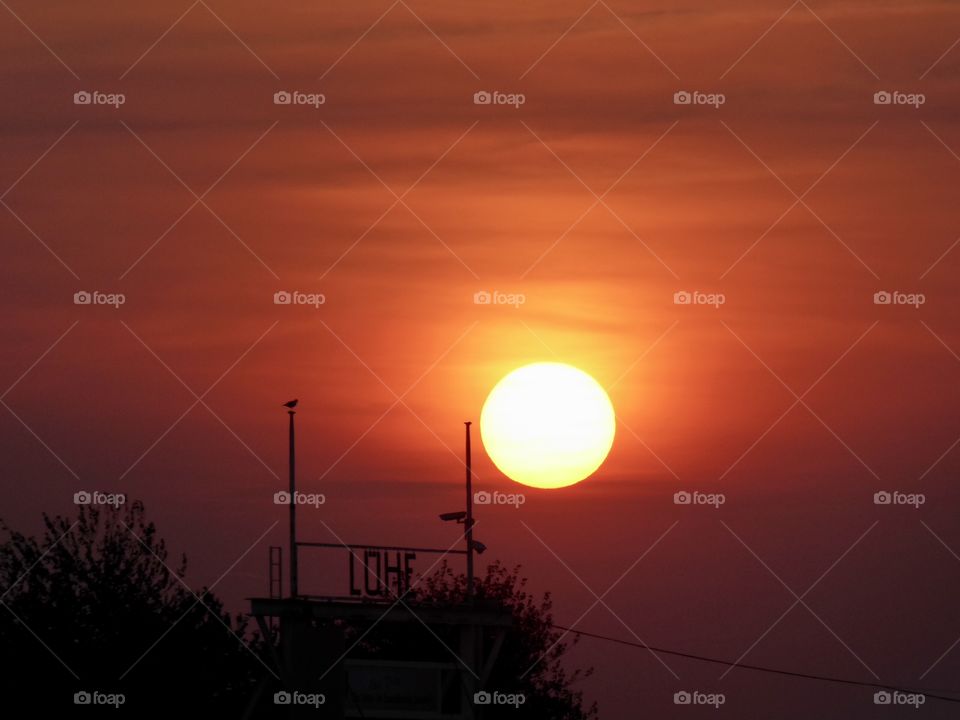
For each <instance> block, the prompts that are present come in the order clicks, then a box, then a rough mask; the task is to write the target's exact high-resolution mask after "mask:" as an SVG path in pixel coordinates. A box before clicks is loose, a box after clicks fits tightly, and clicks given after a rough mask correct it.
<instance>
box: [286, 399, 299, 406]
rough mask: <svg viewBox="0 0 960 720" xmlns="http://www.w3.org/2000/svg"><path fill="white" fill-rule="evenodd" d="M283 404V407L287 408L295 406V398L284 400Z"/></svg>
mask: <svg viewBox="0 0 960 720" xmlns="http://www.w3.org/2000/svg"><path fill="white" fill-rule="evenodd" d="M283 406H284V407H288V408H295V407H296V406H297V399H296V398H294V399H293V400H291V401H290V402H285V403H284V404H283Z"/></svg>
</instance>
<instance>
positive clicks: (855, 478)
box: [0, 0, 960, 718]
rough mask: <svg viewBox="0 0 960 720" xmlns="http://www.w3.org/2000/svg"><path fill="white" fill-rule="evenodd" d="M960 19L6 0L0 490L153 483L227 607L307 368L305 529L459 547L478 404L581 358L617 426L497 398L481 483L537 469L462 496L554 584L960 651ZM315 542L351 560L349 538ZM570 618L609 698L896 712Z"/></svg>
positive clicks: (914, 10) (0, 94) (871, 10)
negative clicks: (692, 693) (555, 473)
mask: <svg viewBox="0 0 960 720" xmlns="http://www.w3.org/2000/svg"><path fill="white" fill-rule="evenodd" d="M720 5H722V6H720ZM958 37H960V8H958V7H957V6H956V4H954V3H950V2H933V1H917V2H906V1H905V0H896V1H894V0H885V1H876V0H874V1H872V2H868V1H867V0H862V1H858V2H823V1H822V0H816V1H811V2H809V3H807V2H804V0H798V1H797V2H795V3H794V4H793V5H791V4H790V3H789V1H788V0H783V1H782V2H771V1H770V0H765V1H764V2H742V1H740V0H734V1H733V2H729V3H723V4H717V3H709V2H706V0H683V1H681V2H673V3H660V4H656V3H650V2H633V3H631V2H626V1H624V0H597V2H593V4H591V2H590V1H589V0H580V1H578V2H571V1H569V0H561V1H555V2H541V1H540V0H536V1H535V2H533V1H532V2H522V3H512V2H482V3H443V2H435V1H433V0H430V1H424V0H397V1H396V2H391V1H390V0H382V1H381V0H377V1H375V2H373V1H371V2H368V1H366V0H363V1H362V2H341V1H339V0H338V1H336V2H332V3H318V2H306V1H301V0H287V1H286V2H283V3H268V2H263V1H262V0H259V1H253V0H236V1H235V2H225V1H224V0H198V1H197V2H191V0H163V1H162V2H149V3H132V4H131V3H124V2H116V1H107V0H92V1H91V2H85V3H82V4H77V3H69V2H64V1H62V0H48V1H44V2H29V1H28V0H3V1H2V2H0V40H2V42H0V54H2V57H0V61H2V62H0V67H2V70H0V73H2V83H0V99H2V103H3V108H4V111H3V115H2V119H0V128H2V140H0V145H2V151H0V196H2V207H0V241H2V247H0V251H2V253H0V257H2V263H0V287H2V290H0V293H2V297H3V300H4V308H5V311H4V313H3V316H2V324H0V338H2V343H3V348H4V352H3V353H2V355H0V391H3V393H2V402H3V404H4V406H5V408H3V409H0V448H2V453H3V457H4V460H5V462H4V471H3V481H2V485H0V517H2V518H3V519H4V520H5V521H7V522H8V523H10V524H11V525H13V526H15V527H17V528H19V529H23V530H28V531H36V530H38V529H39V527H40V517H41V513H42V512H45V511H46V512H52V513H65V514H72V513H74V512H75V507H74V505H73V502H72V497H73V493H74V492H76V491H78V490H81V489H87V490H93V489H99V490H104V491H115V492H124V493H127V494H128V495H129V496H130V497H136V498H140V499H142V500H143V501H144V502H145V504H146V507H147V511H148V514H149V515H150V516H152V518H153V519H154V520H155V521H156V522H157V524H158V525H159V528H160V531H161V533H162V534H163V535H165V536H166V537H167V539H168V542H169V543H170V545H171V547H172V548H173V549H175V550H176V551H178V552H179V551H181V550H182V551H184V552H186V553H187V554H188V557H189V559H190V572H189V574H188V576H187V581H188V582H189V583H190V584H191V586H192V587H194V588H199V587H201V586H203V585H204V584H211V583H213V582H215V581H217V579H218V578H221V576H222V575H223V573H224V572H226V571H227V570H228V569H230V568H231V566H233V567H232V569H231V570H230V572H229V573H228V574H226V575H225V576H223V577H222V579H221V580H220V581H219V583H218V584H217V585H216V588H215V591H216V592H217V593H219V594H222V595H223V596H224V597H225V598H226V599H227V600H228V602H229V603H230V604H231V606H232V607H233V609H234V610H235V611H240V610H244V609H246V607H247V605H246V601H245V598H248V597H251V596H256V595H263V594H265V593H266V591H267V580H266V573H267V546H268V545H281V544H285V537H286V536H285V533H286V523H285V515H284V512H283V508H281V507H280V506H277V505H275V504H274V503H273V497H272V496H273V493H274V492H275V491H277V490H279V489H281V488H282V487H284V485H285V483H286V471H287V465H286V462H287V459H286V451H287V445H286V443H287V436H286V429H287V425H286V423H287V417H286V414H285V412H284V408H282V407H281V403H282V402H284V401H286V400H288V399H290V398H294V397H297V398H299V399H300V406H299V407H298V413H297V416H296V418H297V437H298V459H297V465H298V479H299V484H300V487H301V489H302V490H304V491H306V492H317V493H324V494H325V496H326V504H325V505H324V506H323V507H321V508H320V509H318V510H311V509H307V510H304V511H303V512H301V515H300V517H301V520H300V522H301V537H302V538H304V539H315V540H318V541H336V540H337V538H343V539H345V540H347V541H354V542H370V543H383V544H409V545H422V544H429V545H431V546H437V547H448V546H449V545H450V544H451V543H453V541H454V540H455V539H456V538H457V533H458V529H457V528H454V527H452V526H450V525H444V524H442V523H440V522H439V521H438V520H437V519H436V516H437V514H438V513H439V512H444V511H449V510H456V509H459V508H460V507H461V505H462V498H463V474H464V473H463V466H462V464H461V462H462V447H463V424H462V423H463V421H465V420H473V421H475V422H476V421H478V420H479V414H480V409H481V407H482V405H483V402H484V399H485V398H486V395H487V393H488V392H489V391H490V389H491V388H492V387H493V386H494V385H495V384H496V382H497V381H498V380H499V379H500V378H501V377H502V376H504V375H505V374H506V373H507V372H509V371H510V370H513V369H514V368H517V367H520V366H522V365H525V364H527V363H531V362H537V361H559V362H565V363H569V364H571V365H574V366H576V367H578V368H581V369H583V370H584V371H586V372H588V373H589V374H590V375H592V376H593V377H594V378H596V379H597V380H598V381H599V382H600V383H601V385H603V386H604V387H605V388H606V389H607V392H608V394H609V396H610V399H611V401H612V403H613V406H614V408H615V410H616V414H617V435H616V440H615V442H614V445H613V449H612V451H611V453H610V455H609V457H608V459H607V462H606V463H605V464H604V465H603V466H602V467H601V468H600V470H599V471H598V472H597V473H596V474H595V475H593V476H592V477H590V478H589V479H587V480H586V481H584V482H583V483H581V484H579V485H577V486H574V487H571V488H566V489H561V490H556V491H542V490H533V489H529V488H524V487H522V486H518V485H516V484H514V483H513V482H512V481H510V480H509V479H507V478H506V477H504V476H503V475H502V474H501V473H500V472H499V471H498V470H497V469H496V468H495V467H494V466H493V465H492V463H491V462H490V461H489V459H488V458H487V456H486V455H485V453H484V451H483V446H482V443H481V442H480V438H479V433H478V432H477V433H475V436H474V445H475V448H476V449H475V453H474V465H475V469H476V471H477V474H478V478H479V479H478V480H477V481H476V485H477V488H478V489H488V490H493V489H498V490H502V491H504V492H524V493H525V495H526V502H525V504H524V505H523V506H522V507H521V508H519V509H516V510H515V509H513V508H512V507H490V508H478V512H477V518H478V526H477V536H478V537H479V538H481V539H482V540H483V542H484V543H485V544H486V545H487V546H488V548H489V550H488V552H487V553H486V554H485V555H484V556H483V558H482V560H483V561H484V563H485V562H486V561H488V560H492V559H499V560H502V561H503V562H505V563H506V564H508V565H511V566H512V565H514V564H518V563H519V564H522V566H523V570H524V574H525V575H527V576H528V577H529V578H530V585H531V587H532V588H533V589H534V590H536V591H537V592H543V591H547V590H550V591H552V592H553V593H554V598H555V620H556V621H557V622H558V623H560V624H567V625H569V624H572V623H574V622H576V621H577V620H578V618H579V619H580V620H579V624H578V627H579V628H581V629H583V630H587V631H591V632H596V633H601V634H606V635H613V636H616V637H620V638H622V639H625V640H629V641H632V642H641V641H642V642H644V643H649V644H651V645H655V646H661V647H667V648H673V649H677V650H681V651H688V652H693V653H700V654H705V655H711V656H715V657H721V658H726V659H730V660H737V659H738V658H741V657H742V662H745V663H752V664H760V665H770V666H773V667H779V668H784V669H788V670H796V671H801V672H810V673H817V674H827V675H837V676H842V677H849V678H852V679H858V680H863V681H867V682H883V683H890V684H898V685H906V686H910V687H919V688H926V689H930V690H933V689H938V690H942V691H952V692H960V685H958V683H957V680H956V678H957V676H958V673H960V644H957V645H956V646H954V643H955V642H956V641H957V639H958V637H960V613H958V612H957V607H958V606H960V524H958V522H957V507H958V502H960V493H958V491H957V485H956V481H957V477H958V472H960V448H958V447H957V445H958V440H960V405H958V400H960V325H958V323H957V320H956V319H957V317H958V307H960V283H958V282H957V277H958V273H960V247H957V244H958V237H960V204H958V203H957V199H956V198H957V188H958V187H960V185H958V183H960V100H958V97H960V95H958V90H960V82H958V72H960V46H956V45H957V40H958ZM80 91H87V92H91V93H93V92H100V93H105V94H108V95H109V94H115V93H122V94H123V96H124V99H125V102H124V103H123V104H122V105H120V106H119V107H113V106H110V105H93V104H91V105H78V104H75V102H74V93H77V92H80ZM281 91H287V92H295V91H296V92H301V93H305V94H311V93H313V94H322V95H323V96H324V99H325V102H323V104H319V105H318V106H316V107H314V106H311V105H300V106H296V105H278V104H275V103H274V93H277V92H281ZM478 91H489V92H494V91H498V92H502V93H507V94H516V93H520V94H522V95H523V96H524V100H525V102H524V103H523V104H522V105H519V106H518V107H514V106H511V105H493V104H491V105H483V104H479V105H478V104H475V103H474V93H476V92H478ZM681 91H686V92H691V93H692V92H701V93H705V94H717V93H720V94H722V95H723V99H724V102H723V104H722V105H720V106H719V107H714V106H711V105H683V104H676V103H675V102H674V94H675V93H677V92H681ZM877 92H890V93H903V94H905V95H910V94H914V95H915V94H922V96H923V103H922V104H920V105H919V106H914V105H910V104H890V105H884V104H876V103H875V101H874V94H875V93H877ZM901 97H902V96H901ZM80 291H87V292H94V291H98V292H101V293H106V294H117V293H120V294H122V295H123V298H124V302H123V304H122V306H120V307H119V308H115V307H112V306H109V305H99V306H97V305H78V304H75V303H74V294H75V293H77V292H80ZM483 291H487V292H499V293H504V294H512V295H520V296H522V299H523V302H522V304H514V305H511V304H501V305H483V304H476V303H475V302H474V294H475V293H477V292H483ZM277 292H300V293H306V294H322V296H323V298H324V300H325V302H323V304H321V305H319V306H318V307H314V306H311V305H305V306H304V305H300V306H293V305H278V304H275V303H274V294H275V293H277ZM684 292H688V293H703V294H720V295H722V298H723V300H724V302H723V303H722V304H720V305H719V306H718V307H715V306H711V305H688V304H677V303H676V302H675V293H684ZM878 292H888V293H902V294H903V295H917V294H919V295H920V296H921V300H922V304H921V305H919V306H917V305H916V304H914V305H909V304H907V305H897V304H889V305H886V304H877V303H876V302H875V293H878ZM901 297H902V296H901ZM678 491H701V492H705V493H723V494H724V496H725V499H726V502H725V503H724V505H723V506H722V507H721V508H720V509H714V508H712V507H708V506H696V507H694V506H682V505H676V504H674V501H673V496H674V493H676V492H678ZM879 491H901V492H904V493H923V495H924V497H925V503H924V505H923V506H922V507H920V508H919V509H914V508H913V507H910V506H883V505H876V504H874V499H873V498H874V494H875V493H877V492H879ZM264 533H266V534H265V535H264ZM261 536H262V537H261ZM258 539H259V540H258ZM641 556H643V557H642V559H641V560H639V562H637V561H638V559H639V558H641ZM238 560H239V562H238ZM301 562H302V563H303V566H304V570H303V575H304V579H303V581H302V584H303V585H304V586H305V587H304V588H303V589H304V590H305V591H307V592H315V593H317V594H322V593H325V592H331V593H333V592H340V591H342V590H345V588H344V587H342V584H343V583H342V582H340V580H339V574H338V573H340V572H341V571H342V569H343V567H344V566H345V564H346V560H345V553H336V552H334V553H331V554H328V555H314V554H305V555H304V557H303V559H302V560H301ZM429 562H430V561H429V560H426V559H424V558H421V559H419V560H418V569H420V570H424V569H426V567H428V566H429ZM234 563H236V565H235V566H234ZM628 570H629V572H627V573H626V575H623V574H624V572H625V571H628ZM324 574H327V576H326V577H324ZM332 577H336V578H337V579H336V580H334V581H332V582H331V578H332ZM618 579H619V581H618ZM615 583H616V584H615ZM614 584H615V586H614V587H613V589H611V590H610V592H609V594H608V595H606V596H604V595H603V594H604V592H605V591H606V590H607V589H608V588H609V587H610V586H612V585H614ZM594 593H595V594H596V596H602V597H604V599H603V603H605V604H606V605H607V606H609V608H606V607H604V605H603V604H596V605H595V606H594V607H593V609H592V610H591V611H590V612H589V613H588V614H587V615H585V616H583V617H582V618H581V616H582V615H583V613H584V611H586V610H587V609H588V608H590V607H591V605H593V604H594V603H595V600H596V596H595V595H594ZM797 598H800V600H799V601H797ZM791 605H794V607H793V608H792V609H791V610H790V611H789V613H788V614H786V615H785V616H784V615H783V614H784V613H785V612H786V611H787V610H788V608H790V607H791ZM781 616H783V617H782V619H780V620H779V621H778V618H781ZM771 627H772V629H771ZM154 640H155V638H152V637H145V638H144V648H146V647H148V646H149V645H150V643H152V642H153V641H154ZM744 653H746V654H745V655H744ZM571 660H572V661H573V663H574V664H579V665H582V666H587V665H592V666H594V667H595V668H596V672H595V674H594V675H593V676H592V677H590V678H589V679H587V680H586V681H585V682H584V684H583V689H584V691H585V693H586V696H587V698H588V700H590V701H592V700H597V701H598V702H599V703H600V711H601V717H602V718H627V717H635V714H634V713H635V711H636V709H637V708H639V707H643V708H646V709H647V710H648V711H649V712H650V717H685V716H686V715H685V713H687V712H689V711H691V710H690V709H689V708H683V707H679V708H678V707H677V706H675V705H674V704H673V700H672V696H673V693H674V692H676V691H678V690H682V689H687V690H693V689H700V690H704V691H721V692H724V693H725V694H726V698H727V701H726V704H725V706H724V707H723V708H722V709H721V710H719V711H717V712H716V715H717V716H718V717H747V716H749V711H750V710H755V711H756V716H758V717H759V716H764V717H779V718H807V717H812V716H818V717H845V718H861V717H862V718H867V717H874V716H875V715H874V713H875V712H876V708H875V707H874V705H873V701H872V694H873V693H872V691H870V690H869V689H867V688H849V687H843V686H832V685H827V684H819V683H811V682H808V681H804V680H795V679H785V678H776V677H773V678H771V677H769V676H764V675H757V674H755V673H751V672H748V671H744V670H733V671H732V672H730V673H729V674H728V675H726V676H724V677H721V675H722V674H723V673H724V671H725V668H724V667H722V666H714V665H704V664H698V663H693V662H689V661H684V660H679V659H677V658H672V657H667V656H662V657H661V658H660V661H658V659H656V658H654V657H652V656H651V654H650V653H648V652H646V651H644V650H640V649H633V648H627V647H621V646H616V645H610V644H607V643H600V642H597V641H593V640H589V639H584V640H583V641H582V642H581V644H580V645H579V646H578V647H577V648H576V650H575V651H574V652H573V653H572V657H571ZM661 661H662V662H661ZM52 662H53V661H52ZM704 712H706V710H704ZM923 712H924V713H925V714H926V716H928V717H953V715H952V713H953V712H954V710H953V706H951V705H950V704H945V703H939V704H938V703H935V702H933V701H928V703H927V705H926V706H925V707H924V709H923Z"/></svg>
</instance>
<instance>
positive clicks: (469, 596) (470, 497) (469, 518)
mask: <svg viewBox="0 0 960 720" xmlns="http://www.w3.org/2000/svg"><path fill="white" fill-rule="evenodd" d="M464 425H465V426H466V455H467V462H466V466H467V517H466V520H465V523H466V526H467V599H468V600H470V601H472V600H473V470H472V467H471V466H472V461H471V457H470V425H471V423H470V421H469V420H468V421H467V422H465V423H464Z"/></svg>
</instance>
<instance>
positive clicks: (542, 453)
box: [480, 363, 616, 488]
mask: <svg viewBox="0 0 960 720" xmlns="http://www.w3.org/2000/svg"><path fill="white" fill-rule="evenodd" d="M615 430H616V419H615V416H614V412H613V405H612V404H611V403H610V398H609V397H607V393H606V391H604V389H603V388H602V387H601V386H600V384H599V383H598V382H597V381H596V380H594V379H593V378H592V377H590V376H589V375H588V374H587V373H585V372H583V371H582V370H578V369H577V368H575V367H572V366H571V365H564V364H562V363H534V364H532V365H526V366H524V367H522V368H519V369H517V370H514V371H513V372H511V373H510V374H508V375H507V376H506V377H504V378H503V379H502V380H501V381H500V382H499V383H497V385H496V387H494V388H493V390H492V391H491V392H490V395H489V396H488V397H487V400H486V402H485V403H484V405H483V411H482V412H481V414H480V434H481V436H482V438H483V444H484V447H485V448H486V451H487V454H488V455H489V456H490V459H491V460H492V461H493V462H494V464H495V465H496V466H497V467H498V468H500V470H501V471H502V472H503V473H504V474H505V475H507V477H509V478H511V479H512V480H515V481H516V482H519V483H522V484H524V485H529V486H531V487H538V488H561V487H566V486H568V485H573V484H575V483H578V482H580V481H581V480H583V479H584V478H586V477H588V476H589V475H591V474H592V473H593V472H594V471H596V469H597V468H598V467H600V464H601V463H602V462H603V461H604V460H605V459H606V457H607V453H609V452H610V447H611V446H612V445H613V436H614V433H615Z"/></svg>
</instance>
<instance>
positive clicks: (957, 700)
mask: <svg viewBox="0 0 960 720" xmlns="http://www.w3.org/2000/svg"><path fill="white" fill-rule="evenodd" d="M551 627H553V628H555V629H556V630H564V631H566V632H570V633H574V634H576V635H582V636H583V637H589V638H594V639H595V640H606V641H608V642H614V643H618V644H620V645H627V646H629V647H636V648H641V649H643V650H650V651H651V652H656V653H663V654H664V655H674V656H676V657H682V658H686V659H688V660H699V661H701V662H708V663H714V664H716V665H726V666H729V667H737V668H742V669H743V670H754V671H756V672H765V673H771V674H773V675H785V676H787V677H794V678H802V679H804V680H819V681H821V682H831V683H838V684H841V685H856V686H859V687H868V688H875V689H877V690H888V691H891V692H901V693H915V694H921V695H923V696H924V697H928V698H933V699H935V700H943V701H944V702H954V703H960V697H950V696H949V695H939V694H936V693H930V692H925V691H922V690H915V689H908V688H904V687H900V686H897V685H885V684H883V683H879V682H877V683H873V682H865V681H862V680H850V679H847V678H839V677H832V676H830V675H815V674H812V673H802V672H795V671H793V670H780V669H778V668H771V667H764V666H762V665H749V664H745V663H735V662H731V661H729V660H721V659H720V658H713V657H707V656H705V655H696V654H694V653H688V652H681V651H680V650H667V649H666V648H659V647H654V646H653V645H647V644H646V643H640V642H631V641H630V640H622V639H620V638H615V637H611V636H609V635H598V634H597V633H591V632H587V631H585V630H575V629H574V628H569V627H564V626H563V625H553V624H551Z"/></svg>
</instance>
